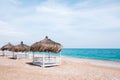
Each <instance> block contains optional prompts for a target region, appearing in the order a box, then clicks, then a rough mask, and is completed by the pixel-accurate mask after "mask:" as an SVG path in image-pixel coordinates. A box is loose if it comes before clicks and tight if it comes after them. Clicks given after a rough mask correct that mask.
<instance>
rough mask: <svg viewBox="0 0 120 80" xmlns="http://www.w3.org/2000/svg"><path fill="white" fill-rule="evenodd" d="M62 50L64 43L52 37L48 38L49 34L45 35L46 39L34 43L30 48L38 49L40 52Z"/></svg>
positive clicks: (34, 50)
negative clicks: (53, 39)
mask: <svg viewBox="0 0 120 80" xmlns="http://www.w3.org/2000/svg"><path fill="white" fill-rule="evenodd" d="M61 50H62V45H61V44H60V43H57V42H55V41H52V40H51V39H48V37H47V36H46V37H45V39H43V40H41V41H39V42H36V43H34V44H33V45H32V46H31V48H30V51H33V52H36V51H38V52H54V53H58V52H60V51H61Z"/></svg>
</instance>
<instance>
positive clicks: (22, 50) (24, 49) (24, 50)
mask: <svg viewBox="0 0 120 80" xmlns="http://www.w3.org/2000/svg"><path fill="white" fill-rule="evenodd" d="M29 50H30V47H29V46H28V45H26V44H23V41H22V42H21V43H20V44H19V45H16V46H14V47H13V48H12V51H13V52H14V54H13V58H14V59H27V58H28V57H29V54H28V52H29Z"/></svg>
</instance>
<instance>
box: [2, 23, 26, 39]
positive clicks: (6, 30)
mask: <svg viewBox="0 0 120 80" xmlns="http://www.w3.org/2000/svg"><path fill="white" fill-rule="evenodd" d="M0 35H2V36H11V37H12V36H18V35H19V36H20V35H24V33H23V32H19V31H18V30H16V29H15V28H13V27H11V25H9V24H8V23H6V22H4V21H0Z"/></svg>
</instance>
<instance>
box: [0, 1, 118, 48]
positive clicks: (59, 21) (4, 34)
mask: <svg viewBox="0 0 120 80" xmlns="http://www.w3.org/2000/svg"><path fill="white" fill-rule="evenodd" d="M46 35H47V36H48V37H49V38H51V39H52V40H54V41H56V42H59V43H61V44H62V45H63V46H64V47H77V48H78V47H80V48H120V0H0V46H3V45H4V44H7V43H8V42H11V43H12V44H14V45H15V44H19V43H20V41H24V43H25V44H28V45H31V44H33V43H34V42H36V41H40V40H42V39H44V37H45V36H46Z"/></svg>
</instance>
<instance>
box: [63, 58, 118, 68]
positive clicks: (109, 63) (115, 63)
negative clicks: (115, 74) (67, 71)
mask: <svg viewBox="0 0 120 80" xmlns="http://www.w3.org/2000/svg"><path fill="white" fill-rule="evenodd" d="M62 60H67V61H72V62H77V63H79V62H83V63H84V62H86V63H90V64H92V65H97V66H104V67H115V68H120V61H109V60H97V59H88V58H87V59H86V58H74V57H68V56H62Z"/></svg>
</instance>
